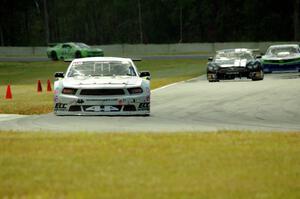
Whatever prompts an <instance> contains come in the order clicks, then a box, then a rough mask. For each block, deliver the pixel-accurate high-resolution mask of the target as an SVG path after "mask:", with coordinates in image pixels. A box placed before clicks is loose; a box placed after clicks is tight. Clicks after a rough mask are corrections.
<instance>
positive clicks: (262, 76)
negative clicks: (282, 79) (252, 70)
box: [252, 70, 265, 81]
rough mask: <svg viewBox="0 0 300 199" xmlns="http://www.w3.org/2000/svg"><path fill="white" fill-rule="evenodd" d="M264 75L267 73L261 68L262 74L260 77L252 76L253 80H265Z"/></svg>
mask: <svg viewBox="0 0 300 199" xmlns="http://www.w3.org/2000/svg"><path fill="white" fill-rule="evenodd" d="M264 76H265V74H264V72H263V71H262V70H261V71H260V76H259V77H255V76H254V77H252V81H260V80H263V79H264Z"/></svg>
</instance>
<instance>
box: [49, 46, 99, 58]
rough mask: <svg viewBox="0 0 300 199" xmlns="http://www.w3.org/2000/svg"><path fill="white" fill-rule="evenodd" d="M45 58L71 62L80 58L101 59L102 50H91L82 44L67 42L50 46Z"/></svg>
mask: <svg viewBox="0 0 300 199" xmlns="http://www.w3.org/2000/svg"><path fill="white" fill-rule="evenodd" d="M47 56H48V57H49V58H50V59H52V60H64V61H72V60H73V59H75V58H82V57H103V56H104V53H103V50H101V49H99V48H92V47H90V46H88V45H86V44H84V43H77V42H68V43H57V44H54V45H50V46H49V47H48V48H47Z"/></svg>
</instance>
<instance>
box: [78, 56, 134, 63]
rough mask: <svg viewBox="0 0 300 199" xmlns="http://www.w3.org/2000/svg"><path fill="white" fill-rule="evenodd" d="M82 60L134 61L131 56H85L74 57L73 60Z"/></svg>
mask: <svg viewBox="0 0 300 199" xmlns="http://www.w3.org/2000/svg"><path fill="white" fill-rule="evenodd" d="M80 61H132V60H131V59H130V58H123V57H85V58H79V59H74V60H73V61H72V62H80Z"/></svg>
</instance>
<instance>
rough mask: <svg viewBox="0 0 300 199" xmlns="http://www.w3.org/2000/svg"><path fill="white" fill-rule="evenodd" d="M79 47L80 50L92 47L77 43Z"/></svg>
mask: <svg viewBox="0 0 300 199" xmlns="http://www.w3.org/2000/svg"><path fill="white" fill-rule="evenodd" d="M76 45H77V46H79V47H80V48H90V46H88V45H86V44H84V43H76Z"/></svg>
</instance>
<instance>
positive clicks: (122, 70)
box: [68, 61, 136, 77]
mask: <svg viewBox="0 0 300 199" xmlns="http://www.w3.org/2000/svg"><path fill="white" fill-rule="evenodd" d="M75 76H100V77H102V76H136V72H135V70H134V68H133V66H132V65H131V63H130V62H121V61H110V62H105V61H103V62H94V61H88V62H73V64H72V66H71V68H70V70H69V73H68V77H75Z"/></svg>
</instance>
